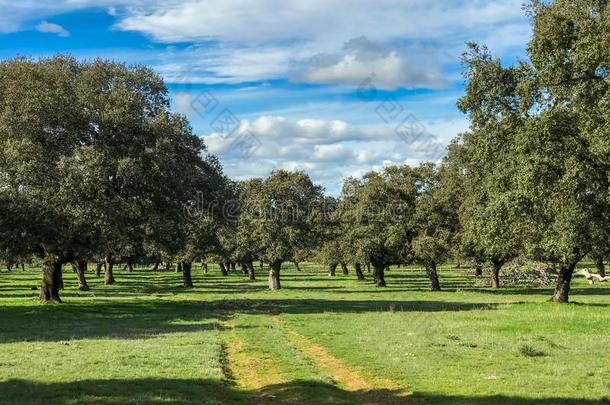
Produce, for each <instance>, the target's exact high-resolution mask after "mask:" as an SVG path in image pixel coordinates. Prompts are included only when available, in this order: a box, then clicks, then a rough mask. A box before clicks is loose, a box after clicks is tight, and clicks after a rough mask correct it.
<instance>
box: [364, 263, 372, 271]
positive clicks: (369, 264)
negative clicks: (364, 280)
mask: <svg viewBox="0 0 610 405" xmlns="http://www.w3.org/2000/svg"><path fill="white" fill-rule="evenodd" d="M365 267H366V272H367V273H370V272H371V263H367V264H365Z"/></svg>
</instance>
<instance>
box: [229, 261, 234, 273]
mask: <svg viewBox="0 0 610 405" xmlns="http://www.w3.org/2000/svg"><path fill="white" fill-rule="evenodd" d="M229 266H230V267H229V268H230V269H231V271H232V272H235V262H229Z"/></svg>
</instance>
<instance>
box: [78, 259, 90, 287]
mask: <svg viewBox="0 0 610 405" xmlns="http://www.w3.org/2000/svg"><path fill="white" fill-rule="evenodd" d="M85 274H87V260H77V261H76V277H77V278H78V289H79V290H81V291H88V290H89V285H88V284H87V279H86V278H85Z"/></svg>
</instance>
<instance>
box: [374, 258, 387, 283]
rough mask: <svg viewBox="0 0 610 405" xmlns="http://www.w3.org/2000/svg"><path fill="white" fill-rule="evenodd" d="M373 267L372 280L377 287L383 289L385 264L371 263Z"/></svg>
mask: <svg viewBox="0 0 610 405" xmlns="http://www.w3.org/2000/svg"><path fill="white" fill-rule="evenodd" d="M371 264H372V265H373V280H374V281H375V285H376V286H377V287H385V286H386V284H385V267H386V266H385V264H384V263H382V262H371Z"/></svg>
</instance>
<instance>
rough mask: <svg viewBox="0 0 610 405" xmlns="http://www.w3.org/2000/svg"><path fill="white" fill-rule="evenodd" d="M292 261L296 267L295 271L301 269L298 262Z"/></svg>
mask: <svg viewBox="0 0 610 405" xmlns="http://www.w3.org/2000/svg"><path fill="white" fill-rule="evenodd" d="M293 263H294V267H296V269H297V271H301V266H299V262H297V261H295V262H293Z"/></svg>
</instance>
